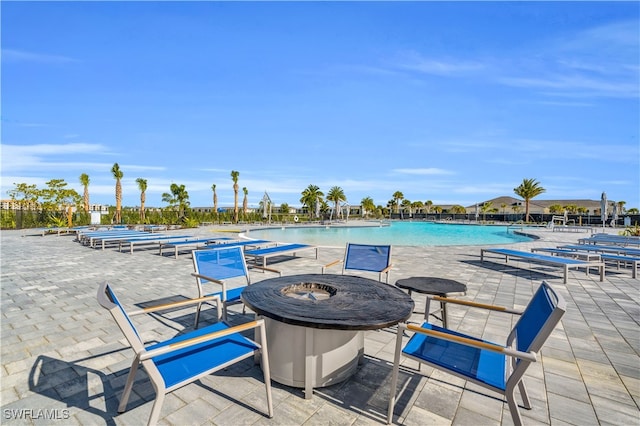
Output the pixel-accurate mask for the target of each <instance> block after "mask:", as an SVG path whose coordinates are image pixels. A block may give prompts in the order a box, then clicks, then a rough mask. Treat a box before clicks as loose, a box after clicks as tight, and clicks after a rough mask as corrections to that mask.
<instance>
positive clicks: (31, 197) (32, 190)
mask: <svg viewBox="0 0 640 426" xmlns="http://www.w3.org/2000/svg"><path fill="white" fill-rule="evenodd" d="M13 185H14V186H15V188H13V189H10V190H9V191H7V194H9V197H10V198H11V200H12V201H13V202H14V203H16V204H18V205H19V206H20V209H24V208H25V207H29V208H32V207H35V205H36V204H37V203H38V198H39V197H40V191H39V190H38V188H37V187H36V185H35V184H33V185H27V184H26V183H14V184H13Z"/></svg>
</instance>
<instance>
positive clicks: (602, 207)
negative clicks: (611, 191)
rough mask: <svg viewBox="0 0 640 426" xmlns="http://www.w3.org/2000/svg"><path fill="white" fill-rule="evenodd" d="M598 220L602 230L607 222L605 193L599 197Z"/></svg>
mask: <svg viewBox="0 0 640 426" xmlns="http://www.w3.org/2000/svg"><path fill="white" fill-rule="evenodd" d="M600 219H601V220H602V227H603V228H604V225H605V223H606V222H607V194H606V193H605V192H603V193H602V196H600Z"/></svg>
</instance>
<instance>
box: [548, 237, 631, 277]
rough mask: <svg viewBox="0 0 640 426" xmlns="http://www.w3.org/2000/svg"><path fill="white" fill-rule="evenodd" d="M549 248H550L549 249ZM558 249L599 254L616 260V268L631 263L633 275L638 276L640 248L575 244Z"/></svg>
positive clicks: (602, 257) (579, 253) (604, 257)
mask: <svg viewBox="0 0 640 426" xmlns="http://www.w3.org/2000/svg"><path fill="white" fill-rule="evenodd" d="M548 250H549V249H548ZM556 250H562V251H565V252H568V253H575V254H576V255H583V256H585V255H587V254H591V255H597V256H600V259H601V260H602V261H605V262H606V261H609V262H615V264H616V268H617V269H620V266H621V265H631V268H632V269H631V276H632V277H633V278H637V276H638V273H637V270H638V267H639V266H640V249H636V248H630V247H623V246H602V245H598V244H575V245H563V246H558V248H557V249H556Z"/></svg>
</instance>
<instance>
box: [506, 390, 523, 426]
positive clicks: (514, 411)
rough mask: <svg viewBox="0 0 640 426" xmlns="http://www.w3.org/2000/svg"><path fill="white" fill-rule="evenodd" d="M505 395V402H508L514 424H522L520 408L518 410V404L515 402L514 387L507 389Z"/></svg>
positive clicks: (518, 425) (520, 425)
mask: <svg viewBox="0 0 640 426" xmlns="http://www.w3.org/2000/svg"><path fill="white" fill-rule="evenodd" d="M520 383H522V382H520ZM505 397H506V398H507V404H509V411H510V412H511V418H512V419H513V424H514V425H515V426H522V417H521V416H520V410H518V404H517V403H516V398H515V388H511V389H507V391H506V392H505Z"/></svg>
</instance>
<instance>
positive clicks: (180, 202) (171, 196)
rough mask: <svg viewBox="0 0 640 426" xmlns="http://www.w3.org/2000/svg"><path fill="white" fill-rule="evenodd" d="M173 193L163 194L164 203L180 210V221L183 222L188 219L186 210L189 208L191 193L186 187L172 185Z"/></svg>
mask: <svg viewBox="0 0 640 426" xmlns="http://www.w3.org/2000/svg"><path fill="white" fill-rule="evenodd" d="M170 191H171V193H168V192H165V193H164V194H162V201H163V202H165V203H169V207H173V208H175V207H177V208H178V220H179V221H181V222H183V221H184V220H185V219H186V216H185V210H186V209H187V208H188V207H189V193H188V192H187V190H186V189H185V186H184V185H178V184H175V183H172V184H171V187H170Z"/></svg>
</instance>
